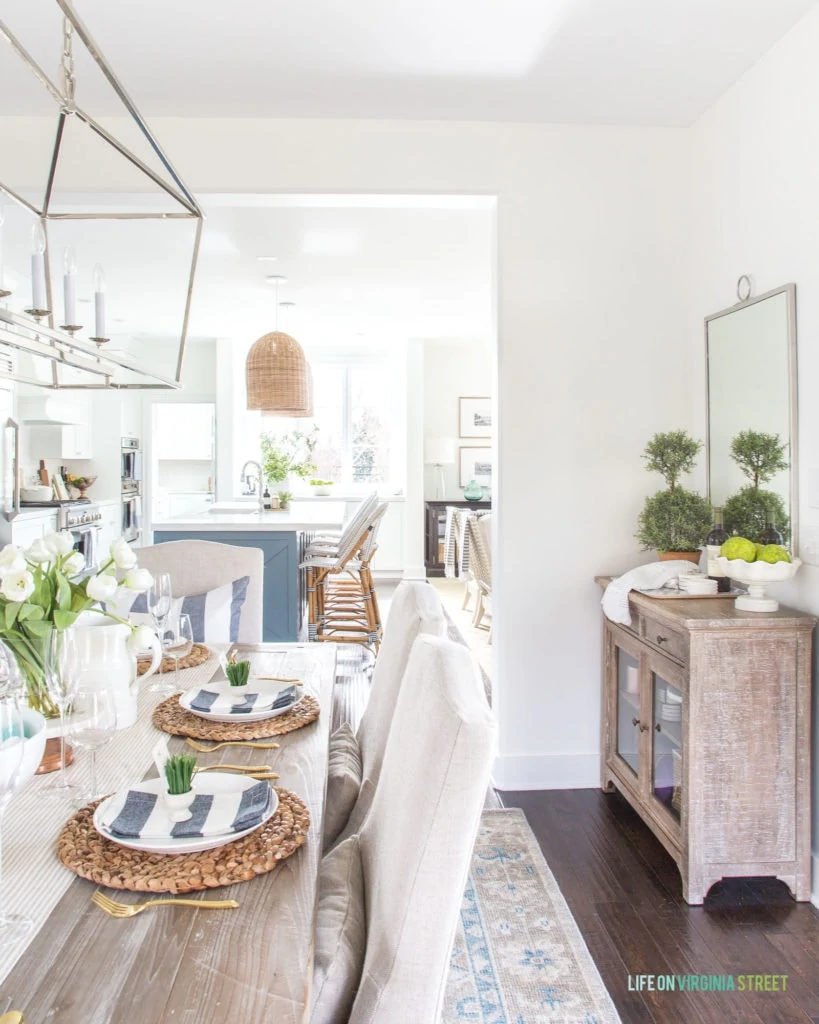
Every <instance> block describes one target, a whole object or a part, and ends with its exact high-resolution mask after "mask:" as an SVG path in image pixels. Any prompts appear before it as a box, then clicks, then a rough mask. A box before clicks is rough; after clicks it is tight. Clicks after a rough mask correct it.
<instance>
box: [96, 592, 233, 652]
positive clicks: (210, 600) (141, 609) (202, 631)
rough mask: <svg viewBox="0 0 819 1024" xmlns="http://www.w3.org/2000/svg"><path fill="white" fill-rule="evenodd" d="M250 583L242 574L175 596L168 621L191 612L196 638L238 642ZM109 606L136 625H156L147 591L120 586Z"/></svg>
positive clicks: (115, 612)
mask: <svg viewBox="0 0 819 1024" xmlns="http://www.w3.org/2000/svg"><path fill="white" fill-rule="evenodd" d="M249 583H250V577H249V576H242V577H241V579H238V580H234V581H233V582H232V583H227V584H225V586H223V587H217V588H216V589H215V590H209V591H208V592H207V593H206V594H194V595H192V596H190V597H176V598H174V599H173V600H172V601H171V611H170V615H169V617H168V621H169V622H173V621H174V620H175V619H178V617H179V615H180V614H183V615H189V616H190V620H191V627H192V630H193V639H194V640H195V641H196V642H197V643H212V644H219V643H236V641H237V640H238V639H239V623H240V621H241V617H242V606H243V605H244V603H245V598H246V597H247V587H248V584H249ZM106 609H107V610H108V611H109V612H113V614H114V615H118V616H119V617H120V618H122V619H129V620H130V621H131V622H133V623H134V625H136V626H141V625H147V626H152V625H153V621H152V619H151V616H150V613H149V612H148V598H147V595H146V594H135V593H134V592H133V590H127V589H126V588H125V587H121V588H120V589H119V590H118V591H117V594H116V596H115V600H114V601H113V602H112V601H108V602H107V603H106Z"/></svg>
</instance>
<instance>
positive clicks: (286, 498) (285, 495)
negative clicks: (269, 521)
mask: <svg viewBox="0 0 819 1024" xmlns="http://www.w3.org/2000/svg"><path fill="white" fill-rule="evenodd" d="M276 497H277V498H278V499H279V508H280V509H281V510H282V512H286V511H287V510H288V509H289V508H290V501H291V499H292V497H293V495H292V494H291V493H290V491H279V493H278V494H277V495H276Z"/></svg>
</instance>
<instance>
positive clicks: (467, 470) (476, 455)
mask: <svg viewBox="0 0 819 1024" xmlns="http://www.w3.org/2000/svg"><path fill="white" fill-rule="evenodd" d="M470 480H477V481H478V483H479V484H481V486H483V487H491V486H492V449H491V448H461V449H460V486H461V487H466V485H467V484H468V483H469V481H470Z"/></svg>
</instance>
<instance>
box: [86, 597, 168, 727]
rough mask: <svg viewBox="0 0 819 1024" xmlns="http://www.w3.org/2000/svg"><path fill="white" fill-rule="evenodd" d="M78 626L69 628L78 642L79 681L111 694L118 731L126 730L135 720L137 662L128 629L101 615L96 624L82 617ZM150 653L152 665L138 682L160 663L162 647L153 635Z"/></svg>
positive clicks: (153, 670) (151, 673) (154, 670)
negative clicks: (129, 644)
mask: <svg viewBox="0 0 819 1024" xmlns="http://www.w3.org/2000/svg"><path fill="white" fill-rule="evenodd" d="M80 623H81V624H79V623H78V624H77V625H76V626H73V627H72V629H71V633H72V635H73V636H74V637H75V639H76V641H77V647H78V653H79V657H80V664H81V665H82V679H83V681H84V682H86V683H91V684H92V685H99V686H100V687H102V686H106V687H109V688H110V689H111V690H112V691H113V692H114V699H115V703H116V708H117V729H127V728H128V726H129V725H133V724H134V722H135V721H136V720H137V662H136V657H135V656H134V655H133V654H132V653H131V651H130V650H129V648H128V637H129V636H130V635H131V629H130V627H128V626H126V625H124V624H123V623H120V622H112V621H111V620H110V619H106V618H103V617H102V616H100V617H99V620H98V621H89V617H86V616H83V617H82V618H81V620H80ZM151 652H152V655H151V666H150V668H149V669H148V671H147V672H145V673H143V675H142V676H140V677H139V678H141V679H147V678H148V676H152V675H153V674H154V672H156V670H157V669H158V668H159V663H160V662H161V661H162V647H161V645H160V643H159V638H158V637H157V636H156V635H154V636H153V638H152V643H151Z"/></svg>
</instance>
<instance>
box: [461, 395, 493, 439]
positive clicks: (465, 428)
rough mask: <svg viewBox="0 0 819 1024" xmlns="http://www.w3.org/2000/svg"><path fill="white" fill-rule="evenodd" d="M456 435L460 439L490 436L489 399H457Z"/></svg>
mask: <svg viewBox="0 0 819 1024" xmlns="http://www.w3.org/2000/svg"><path fill="white" fill-rule="evenodd" d="M458 433H459V436H460V437H491V436H492V399H491V398H474V397H471V396H470V397H466V398H459V399H458Z"/></svg>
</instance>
